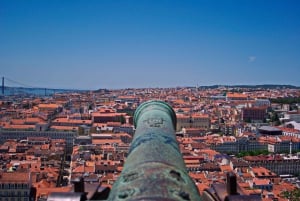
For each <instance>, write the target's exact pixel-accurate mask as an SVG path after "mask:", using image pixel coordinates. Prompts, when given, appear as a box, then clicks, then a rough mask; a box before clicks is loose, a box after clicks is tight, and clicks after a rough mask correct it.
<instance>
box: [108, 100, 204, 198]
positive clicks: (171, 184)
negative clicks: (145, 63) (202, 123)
mask: <svg viewBox="0 0 300 201" xmlns="http://www.w3.org/2000/svg"><path fill="white" fill-rule="evenodd" d="M134 126H135V128H136V131H135V134H134V137H133V141H132V143H131V147H130V150H129V154H128V157H127V159H126V163H125V165H124V167H123V171H122V173H121V175H120V177H119V178H118V180H117V181H116V182H115V184H114V185H113V188H112V190H111V192H110V195H109V198H108V200H110V201H117V200H118V201H128V200H131V201H138V200H139V201H141V200H144V201H146V200H151V201H155V200H161V201H163V200H165V201H179V200H180V201H188V200H191V201H197V200H201V199H200V196H199V192H198V189H197V188H196V186H195V184H194V182H193V180H192V179H191V178H190V177H189V175H188V172H187V170H186V167H185V164H184V161H183V158H182V155H181V153H180V149H179V146H178V143H177V140H176V135H175V128H176V114H175V112H174V110H173V109H172V107H171V106H169V105H168V104H167V103H165V102H163V101H157V100H155V101H148V102H144V103H143V104H141V105H140V106H139V107H138V108H137V110H136V112H135V114H134Z"/></svg>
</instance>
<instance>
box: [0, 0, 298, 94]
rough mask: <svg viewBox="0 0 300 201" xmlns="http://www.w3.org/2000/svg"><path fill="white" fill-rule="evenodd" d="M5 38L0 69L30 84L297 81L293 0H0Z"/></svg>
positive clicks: (0, 48)
mask: <svg viewBox="0 0 300 201" xmlns="http://www.w3.org/2000/svg"><path fill="white" fill-rule="evenodd" d="M0 44H1V46H0V66H1V69H2V70H1V73H0V75H1V76H4V77H8V78H11V79H13V80H17V81H18V82H20V83H25V84H27V85H29V86H38V87H47V88H67V89H70V88H73V89H75V88H76V89H99V88H110V89H114V88H143V87H176V86H197V85H199V86H203V85H215V84H218V85H241V84H247V85H255V84H291V85H295V86H300V80H299V78H298V73H299V69H300V57H299V55H300V3H299V2H298V1H292V0H290V1H279V0H278V1H243V2H241V1H234V0H232V1H72V3H71V2H70V1H35V0H31V1H5V0H1V1H0Z"/></svg>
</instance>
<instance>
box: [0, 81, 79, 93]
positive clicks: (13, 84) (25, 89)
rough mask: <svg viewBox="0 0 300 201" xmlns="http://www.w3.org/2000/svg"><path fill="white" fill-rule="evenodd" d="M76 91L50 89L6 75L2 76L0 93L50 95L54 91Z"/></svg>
mask: <svg viewBox="0 0 300 201" xmlns="http://www.w3.org/2000/svg"><path fill="white" fill-rule="evenodd" d="M67 91H76V90H66V89H51V88H45V87H39V86H32V85H28V84H25V83H23V82H20V81H16V80H14V79H11V78H8V77H4V76H3V77H2V86H1V95H2V96H10V95H36V96H51V95H53V94H55V93H60V92H67Z"/></svg>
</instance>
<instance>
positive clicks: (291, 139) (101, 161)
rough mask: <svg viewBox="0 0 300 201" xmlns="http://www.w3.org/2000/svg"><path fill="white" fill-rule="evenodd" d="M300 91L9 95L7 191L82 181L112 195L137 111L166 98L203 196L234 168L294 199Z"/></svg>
mask: <svg viewBox="0 0 300 201" xmlns="http://www.w3.org/2000/svg"><path fill="white" fill-rule="evenodd" d="M299 97H300V90H299V88H294V89H289V88H285V87H280V86H277V87H273V88H240V87H225V86H218V87H212V88H201V87H175V88H141V89H138V88H137V89H120V90H108V89H99V90H96V91H86V92H68V93H56V94H53V95H49V96H44V95H40V96H37V95H30V94H27V95H10V96H5V95H4V96H1V102H0V103H1V123H0V126H1V130H0V141H1V147H0V152H1V154H0V159H1V177H0V182H1V183H2V184H4V186H3V185H2V189H1V191H0V192H1V197H11V198H13V197H14V196H20V195H22V196H23V198H24V200H31V199H34V200H47V198H48V196H49V195H51V193H55V192H74V183H76V181H77V180H78V178H83V181H84V183H85V189H87V190H88V191H93V190H94V191H95V188H97V189H98V188H99V189H101V193H102V195H103V194H105V193H107V191H108V189H111V188H112V185H113V184H114V182H115V181H116V180H117V178H118V177H119V176H120V173H121V171H122V168H123V165H124V163H125V162H126V158H127V155H128V152H129V148H130V144H131V141H132V139H133V136H134V132H135V128H134V125H133V114H134V112H135V110H136V108H137V107H138V106H139V105H140V104H141V103H143V102H146V101H149V100H161V101H164V102H166V103H168V104H169V105H170V106H171V107H172V108H173V109H174V111H175V113H176V117H177V125H176V130H175V134H176V139H177V141H178V144H179V148H180V152H181V153H182V157H183V160H184V163H185V165H186V168H187V171H188V173H189V176H190V177H191V178H192V180H193V181H194V182H195V185H196V186H197V188H198V190H199V192H200V194H202V193H203V192H204V191H205V189H208V188H210V187H211V186H212V184H216V183H220V184H222V183H225V182H226V173H228V172H234V174H235V175H236V176H237V185H238V186H239V188H240V190H241V192H242V193H243V194H244V195H259V196H260V197H261V199H262V200H288V199H290V198H289V197H288V196H294V195H292V192H295V194H296V192H297V189H298V188H299V185H300V181H299V174H300V158H299V157H300V112H299V102H300V99H299ZM19 184H21V185H23V186H22V188H20V186H19ZM32 189H35V190H34V191H33V190H32ZM98 191H99V192H100V190H98ZM33 192H34V193H33ZM287 192H290V194H288V193H287ZM18 193H19V194H18ZM89 194H91V195H92V193H89ZM89 194H88V195H89ZM33 195H34V196H35V197H34V198H32V197H31V196H33ZM22 196H21V197H22ZM2 199H3V198H2ZM88 199H93V198H92V197H88ZM22 200H23V199H22Z"/></svg>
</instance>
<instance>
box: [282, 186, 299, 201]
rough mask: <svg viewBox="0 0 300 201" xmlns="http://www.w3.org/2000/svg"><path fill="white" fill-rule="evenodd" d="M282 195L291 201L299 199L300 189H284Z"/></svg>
mask: <svg viewBox="0 0 300 201" xmlns="http://www.w3.org/2000/svg"><path fill="white" fill-rule="evenodd" d="M280 196H281V197H283V198H286V199H288V200H290V201H298V200H300V189H298V188H296V189H294V190H292V191H283V192H281V193H280Z"/></svg>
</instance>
